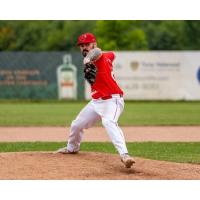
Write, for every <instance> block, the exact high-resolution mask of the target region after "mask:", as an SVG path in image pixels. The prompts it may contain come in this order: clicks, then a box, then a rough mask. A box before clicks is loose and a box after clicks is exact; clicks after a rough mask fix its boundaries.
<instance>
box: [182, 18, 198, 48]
mask: <svg viewBox="0 0 200 200" xmlns="http://www.w3.org/2000/svg"><path fill="white" fill-rule="evenodd" d="M184 34H185V35H186V37H185V49H188V50H200V21H185V23H184Z"/></svg>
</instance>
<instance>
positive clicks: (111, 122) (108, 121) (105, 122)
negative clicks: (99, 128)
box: [102, 118, 116, 127]
mask: <svg viewBox="0 0 200 200" xmlns="http://www.w3.org/2000/svg"><path fill="white" fill-rule="evenodd" d="M102 124H103V126H104V127H106V126H109V125H113V124H114V125H116V122H114V121H113V120H110V119H105V118H102Z"/></svg>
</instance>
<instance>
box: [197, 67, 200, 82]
mask: <svg viewBox="0 0 200 200" xmlns="http://www.w3.org/2000/svg"><path fill="white" fill-rule="evenodd" d="M197 80H198V81H199V83H200V66H199V69H198V71H197Z"/></svg>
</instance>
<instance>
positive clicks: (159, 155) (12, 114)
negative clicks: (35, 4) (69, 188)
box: [0, 101, 200, 163]
mask: <svg viewBox="0 0 200 200" xmlns="http://www.w3.org/2000/svg"><path fill="white" fill-rule="evenodd" d="M86 103H87V102H64V101H42V102H31V101H0V126H66V125H70V124H71V121H72V120H73V119H74V118H75V117H76V115H77V114H78V113H79V112H80V110H81V108H83V107H84V106H85V105H86ZM119 124H120V125H124V126H125V125H129V126H134V125H147V126H148V125H186V126H187V125H200V102H199V101H198V102H164V101H163V102H149V101H148V102H145V101H141V102H135V101H133V102H126V106H125V110H124V112H123V114H122V116H121V118H120V120H119ZM61 146H64V143H56V142H27V143H22V142H20V143H19V142H17V143H0V152H11V151H12V152H15V151H54V150H56V149H57V148H59V147H61ZM128 149H129V152H130V154H131V155H135V156H138V157H144V158H150V159H156V160H168V161H174V162H189V163H200V142H196V143H189V142H185V143H162V142H143V143H128ZM81 150H83V151H99V152H107V153H108V152H109V153H116V151H115V149H114V147H113V145H112V144H111V143H82V146H81Z"/></svg>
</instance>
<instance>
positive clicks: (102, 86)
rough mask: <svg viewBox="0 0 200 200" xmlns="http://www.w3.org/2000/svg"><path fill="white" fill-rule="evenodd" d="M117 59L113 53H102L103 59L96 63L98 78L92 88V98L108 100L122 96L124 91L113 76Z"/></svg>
mask: <svg viewBox="0 0 200 200" xmlns="http://www.w3.org/2000/svg"><path fill="white" fill-rule="evenodd" d="M114 58H115V55H114V53H113V52H107V53H102V55H101V57H100V58H99V59H98V60H97V61H96V62H94V64H95V66H96V67H97V70H98V71H97V76H96V79H95V83H94V84H93V85H92V86H91V89H92V98H93V99H98V98H102V97H103V98H107V97H109V96H110V95H112V94H120V95H121V96H123V91H122V90H121V89H120V88H119V86H118V85H117V82H116V81H115V78H114V74H113V66H112V62H113V60H114Z"/></svg>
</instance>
